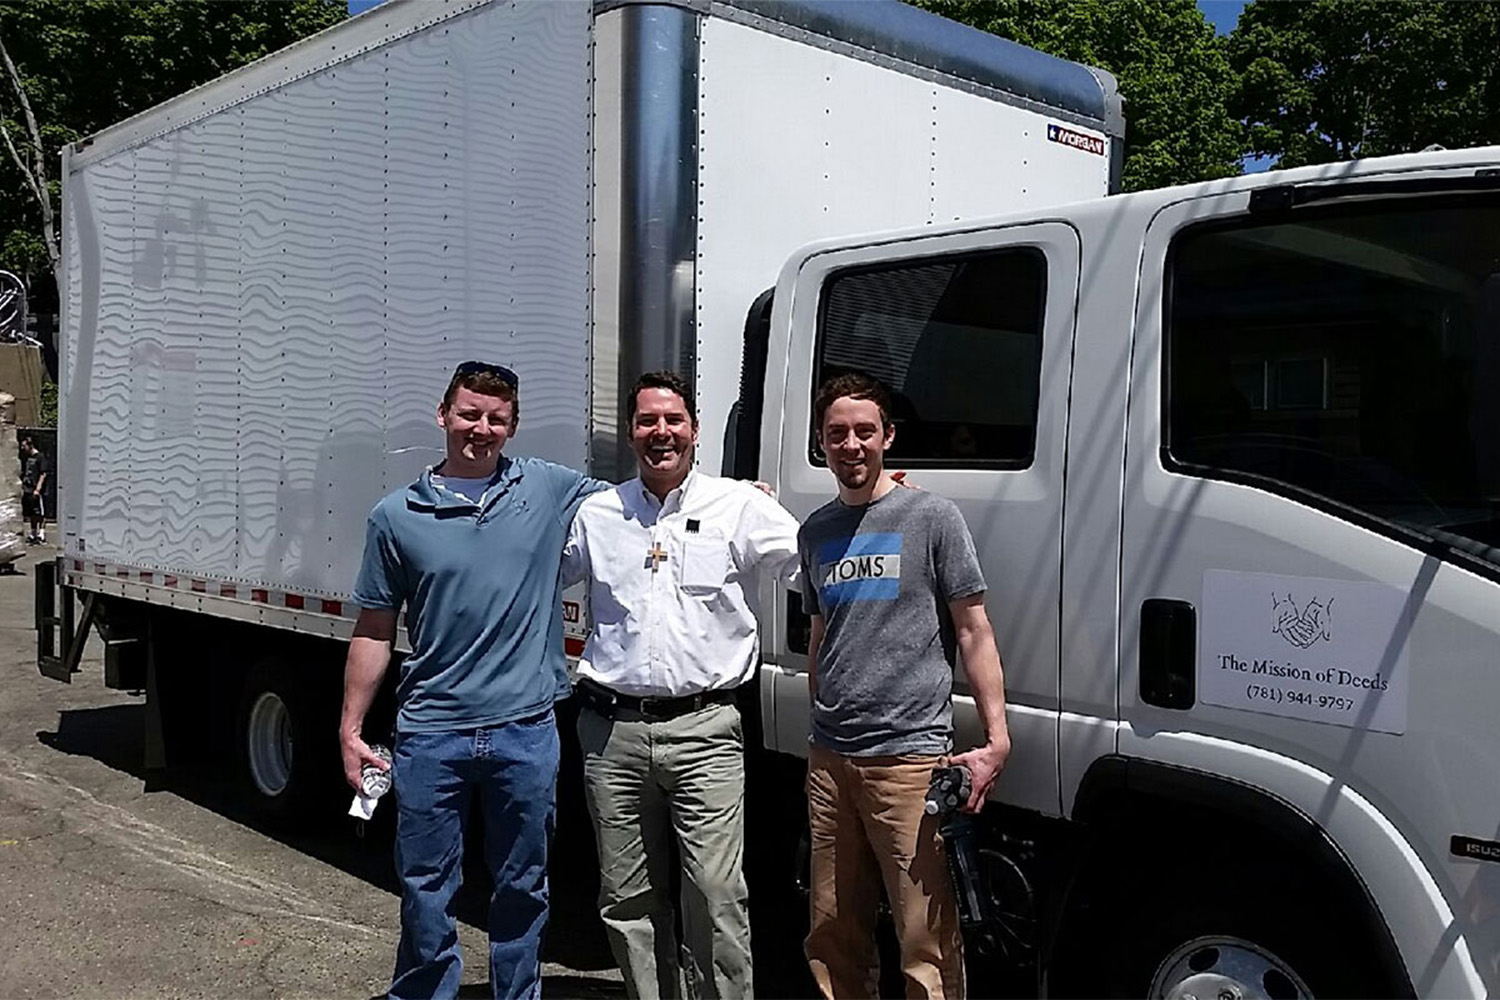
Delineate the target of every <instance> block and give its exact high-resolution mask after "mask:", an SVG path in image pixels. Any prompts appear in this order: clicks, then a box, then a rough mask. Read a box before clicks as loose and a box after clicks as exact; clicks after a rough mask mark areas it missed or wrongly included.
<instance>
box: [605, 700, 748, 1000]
mask: <svg viewBox="0 0 1500 1000" xmlns="http://www.w3.org/2000/svg"><path fill="white" fill-rule="evenodd" d="M578 740H579V743H580V744H581V745H582V749H583V777H584V794H585V797H586V799H587V801H588V807H589V815H590V816H591V817H592V818H593V820H594V833H595V835H596V837H597V839H598V843H599V913H600V915H601V916H602V917H603V918H604V927H605V930H606V932H607V933H608V935H609V943H610V948H611V950H612V951H613V952H614V955H615V961H616V962H618V963H619V965H620V971H621V972H623V973H624V975H625V990H626V992H627V993H628V994H629V995H630V996H631V997H675V996H678V995H679V994H681V993H682V992H683V991H684V989H685V990H686V992H687V993H688V995H689V996H700V997H723V998H730V997H748V996H750V995H751V990H752V985H751V974H750V917H749V911H748V908H747V892H746V889H745V872H744V857H745V756H744V754H745V736H744V730H743V728H742V727H741V724H740V713H739V709H737V708H735V706H733V705H715V706H711V707H709V708H705V709H703V710H701V711H698V712H692V713H689V714H687V715H683V716H679V717H678V718H675V719H669V720H667V721H664V722H648V721H646V720H644V719H642V718H641V716H640V715H639V713H636V712H631V711H628V710H621V711H620V712H619V713H618V714H617V715H616V717H615V718H614V719H606V718H604V717H603V716H601V715H599V714H597V713H596V712H594V711H593V710H592V709H590V708H587V707H585V708H584V709H583V710H582V711H581V712H579V714H578ZM674 839H675V840H676V842H677V848H678V852H679V854H680V855H681V859H682V936H683V946H682V955H683V958H684V959H685V960H686V963H685V964H686V967H685V968H681V967H680V965H681V964H682V963H679V961H678V950H677V943H676V941H677V935H676V928H675V924H676V921H675V919H674V914H675V907H674V905H673V904H674V901H673V899H672V898H671V895H670V892H669V886H670V885H671V878H672V871H671V866H670V865H671V858H672V841H673V840H674ZM684 978H686V983H685V984H684V983H683V982H682V980H683V979H684Z"/></svg>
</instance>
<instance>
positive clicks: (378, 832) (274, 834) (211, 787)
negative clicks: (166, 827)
mask: <svg viewBox="0 0 1500 1000" xmlns="http://www.w3.org/2000/svg"><path fill="white" fill-rule="evenodd" d="M560 728H561V729H562V730H563V732H564V733H567V732H568V731H569V730H570V728H571V726H569V725H567V724H566V723H564V724H562V725H560ZM144 734H145V706H144V704H131V705H112V706H108V707H103V708H87V709H64V710H63V711H61V712H60V713H59V715H58V723H57V731H56V732H45V731H42V732H38V733H37V734H36V738H37V740H38V741H39V742H40V743H42V744H43V745H45V746H47V747H50V748H51V749H53V750H56V751H58V752H60V753H65V754H69V755H73V756H84V757H90V758H93V759H94V760H97V761H99V762H100V763H102V764H104V765H106V766H107V767H110V768H112V769H114V770H117V771H122V772H125V773H127V774H130V775H133V776H135V777H136V778H139V779H140V780H141V781H142V782H143V783H144V786H145V791H147V792H157V791H165V792H170V793H171V794H173V795H177V796H180V797H181V798H184V799H186V800H188V801H190V802H192V803H194V804H196V805H198V806H201V807H202V808H205V809H208V810H210V811H212V812H215V813H217V814H219V815H220V816H223V817H225V818H226V819H229V820H232V821H234V822H236V823H239V824H241V825H243V826H247V827H250V828H251V829H254V830H256V831H258V832H260V833H262V834H264V835H266V836H268V837H270V838H272V839H274V840H277V841H279V842H281V843H283V844H285V845H287V846H288V847H291V848H293V849H294V850H297V851H300V852H302V853H303V854H306V855H308V856H310V857H313V858H316V859H317V860H319V861H322V862H324V863H325V864H328V865H332V866H333V867H335V868H338V869H340V870H342V871H344V872H346V873H348V874H350V875H353V876H354V877H356V878H358V879H361V880H363V881H365V882H367V883H369V884H370V885H373V886H375V887H377V888H379V889H382V890H384V891H386V892H389V893H391V894H392V895H399V893H400V887H399V885H398V883H397V880H396V875H395V870H394V864H393V861H392V857H393V850H394V835H395V821H394V815H395V813H394V810H392V809H390V808H386V809H384V810H377V812H376V814H375V818H374V819H373V820H372V821H371V822H369V823H360V822H359V821H357V820H355V819H352V818H349V817H339V818H338V819H328V820H322V819H320V821H318V822H316V823H314V824H313V825H311V826H310V827H309V828H308V829H300V830H285V829H280V828H278V827H276V826H274V825H270V824H268V823H267V822H266V821H265V820H264V818H263V817H262V816H260V815H259V814H258V813H256V812H255V811H254V810H253V809H252V808H251V807H250V806H249V805H248V804H247V803H246V801H245V798H244V797H243V795H241V794H240V793H239V791H238V784H237V782H236V781H235V780H234V777H233V776H234V774H235V772H234V769H233V768H232V767H231V762H230V761H228V760H224V759H222V756H219V757H216V756H215V755H213V754H210V753H205V754H202V755H199V756H197V757H196V758H194V759H193V760H192V762H191V763H184V764H175V765H173V766H171V767H168V768H165V769H162V770H147V769H146V768H145V767H144V766H143V764H142V762H143V761H144V759H145V735H144ZM569 742H570V741H569V740H568V739H566V738H565V739H564V740H563V743H564V751H563V753H564V759H563V774H564V775H568V774H569V773H572V774H578V773H581V772H580V769H579V768H580V765H579V762H578V760H577V757H576V755H577V747H576V745H575V746H573V747H571V748H569V747H568V744H569ZM570 752H571V754H572V759H569V755H570ZM334 794H337V795H339V796H340V797H341V800H342V801H341V803H340V805H343V804H344V802H345V801H347V798H348V792H347V791H344V790H340V791H337V792H334ZM332 812H333V810H330V813H332ZM481 823H482V820H481V818H480V815H479V813H478V812H477V811H476V812H475V813H474V814H473V816H472V817H471V820H470V824H469V829H468V833H467V837H466V840H467V845H468V847H469V850H467V851H466V855H465V859H464V884H463V887H462V888H461V889H460V890H459V894H458V899H457V905H456V909H457V912H458V918H459V920H461V921H463V922H464V923H466V924H469V925H471V926H472V927H474V928H476V929H478V930H480V931H481V932H483V930H484V928H485V925H486V915H487V912H488V908H489V895H490V876H489V872H488V871H487V870H486V867H485V864H484V860H483V851H482V850H481V849H480V848H481V845H482V844H483V830H482V828H481ZM551 890H552V913H551V917H550V922H549V927H548V933H547V942H546V945H545V947H544V949H543V956H542V957H543V960H544V961H546V962H554V963H557V964H560V965H564V966H566V967H568V968H570V969H578V970H584V971H595V970H605V969H612V968H614V960H613V958H612V957H611V955H610V952H609V945H608V942H607V941H606V939H605V937H604V927H603V924H602V923H601V922H600V920H599V915H598V911H597V910H596V909H595V899H596V896H597V894H598V890H599V881H598V866H597V861H596V855H595V853H594V844H593V834H592V830H590V828H589V823H588V818H587V814H586V812H585V811H584V805H583V799H582V788H581V785H580V783H579V782H578V781H577V780H574V781H573V782H571V784H570V783H569V782H568V781H567V780H563V781H561V782H560V787H559V789H558V833H557V836H556V838H555V840H554V842H553V846H552V871H551ZM474 990H477V991H478V992H472V991H474ZM543 990H544V992H545V993H546V994H547V995H549V996H561V997H583V998H593V997H619V996H624V986H623V984H621V983H620V982H618V981H610V980H601V979H594V978H590V977H588V976H571V975H554V976H548V977H546V979H545V980H544V983H543ZM460 996H476V997H478V996H489V988H488V986H487V985H485V984H478V985H474V986H465V987H464V991H463V992H461V993H460Z"/></svg>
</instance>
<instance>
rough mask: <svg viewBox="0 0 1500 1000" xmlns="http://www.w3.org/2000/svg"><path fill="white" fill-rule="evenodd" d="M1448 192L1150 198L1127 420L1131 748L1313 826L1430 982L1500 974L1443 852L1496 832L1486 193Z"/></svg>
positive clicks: (1496, 318)
mask: <svg viewBox="0 0 1500 1000" xmlns="http://www.w3.org/2000/svg"><path fill="white" fill-rule="evenodd" d="M1468 176H1469V177H1470V178H1472V177H1473V171H1472V170H1470V171H1468ZM1461 180H1462V179H1456V178H1450V179H1448V180H1444V181H1436V182H1434V184H1433V185H1432V186H1431V187H1429V188H1426V189H1424V187H1423V184H1424V182H1423V181H1422V180H1421V179H1420V178H1416V179H1413V178H1412V177H1411V175H1410V174H1407V175H1405V179H1402V180H1400V181H1392V182H1389V183H1383V182H1382V181H1380V180H1379V179H1378V177H1377V179H1376V180H1371V179H1369V178H1368V177H1366V178H1361V181H1362V183H1359V184H1357V185H1355V186H1353V187H1350V188H1347V189H1340V187H1339V186H1338V185H1337V184H1328V185H1325V186H1322V187H1319V186H1318V185H1303V186H1301V187H1298V188H1283V189H1279V190H1270V191H1262V192H1258V193H1257V195H1256V196H1255V197H1254V199H1252V198H1251V197H1250V196H1249V195H1247V194H1246V193H1245V192H1240V193H1237V194H1226V195H1219V196H1215V197H1210V198H1201V199H1194V200H1191V201H1187V202H1181V203H1178V204H1176V205H1174V206H1169V207H1167V208H1165V209H1163V210H1162V211H1161V212H1160V213H1159V214H1157V215H1156V217H1155V219H1154V221H1153V222H1152V224H1151V227H1150V228H1149V229H1148V231H1147V235H1146V239H1145V248H1144V254H1143V256H1142V274H1141V285H1140V298H1139V306H1138V311H1137V316H1136V331H1135V337H1136V340H1135V346H1134V351H1133V362H1132V365H1133V368H1132V372H1131V380H1132V381H1131V398H1130V405H1129V415H1128V430H1127V454H1128V461H1127V466H1126V477H1125V490H1124V509H1123V540H1122V561H1121V576H1122V588H1121V595H1122V600H1121V605H1120V614H1121V626H1122V643H1121V671H1120V677H1119V704H1120V717H1121V726H1120V736H1119V749H1120V752H1121V753H1122V754H1125V755H1127V756H1131V757H1140V758H1150V759H1154V760H1158V761H1165V762H1169V763H1172V764H1177V765H1181V766H1184V767H1188V768H1194V769H1200V770H1204V771H1212V772H1215V773H1218V774H1221V775H1225V776H1229V777H1231V778H1233V779H1235V780H1236V781H1238V782H1241V783H1243V784H1246V785H1251V786H1254V787H1258V788H1262V789H1267V790H1269V791H1270V792H1272V793H1273V794H1274V795H1275V796H1276V797H1277V798H1278V799H1280V800H1282V801H1284V802H1287V803H1290V804H1291V805H1292V806H1293V807H1295V808H1296V809H1298V810H1300V811H1301V812H1303V813H1304V814H1305V815H1306V816H1308V817H1310V818H1312V819H1313V820H1314V821H1315V822H1316V823H1317V824H1318V825H1320V826H1321V827H1323V828H1324V829H1326V830H1327V831H1329V833H1330V835H1331V836H1332V837H1333V839H1334V840H1335V842H1336V843H1337V844H1338V846H1339V847H1340V848H1341V849H1342V850H1343V851H1345V852H1347V856H1348V859H1349V862H1350V864H1351V866H1352V867H1353V868H1354V869H1355V870H1356V871H1357V872H1358V874H1359V876H1360V878H1361V879H1362V880H1364V882H1365V883H1366V886H1367V888H1368V890H1369V892H1370V894H1371V897H1372V899H1373V900H1374V901H1375V903H1376V904H1377V906H1378V908H1379V909H1380V910H1381V911H1382V914H1383V916H1384V918H1385V920H1386V922H1387V923H1388V925H1389V927H1390V931H1391V933H1392V935H1393V938H1394V939H1395V941H1396V942H1397V943H1398V945H1399V946H1400V949H1401V951H1402V953H1403V954H1404V955H1405V958H1406V963H1407V968H1408V969H1409V970H1410V974H1411V977H1412V984H1413V986H1414V987H1415V990H1416V993H1417V995H1419V996H1424V995H1432V994H1438V995H1457V993H1460V992H1461V993H1468V992H1470V991H1471V990H1472V989H1474V988H1475V986H1474V981H1473V978H1472V977H1473V976H1474V975H1475V974H1476V973H1475V971H1474V970H1475V965H1474V964H1469V956H1470V955H1471V954H1472V957H1473V960H1474V962H1475V963H1476V964H1477V968H1478V970H1479V972H1478V974H1479V975H1482V976H1483V977H1484V979H1485V983H1486V989H1487V990H1488V992H1490V993H1491V994H1493V993H1494V992H1495V990H1496V989H1500V980H1497V979H1496V966H1497V963H1500V949H1497V940H1500V938H1497V929H1500V926H1497V923H1496V920H1495V915H1496V914H1500V879H1497V871H1500V868H1497V866H1496V865H1493V864H1480V863H1477V862H1476V861H1475V860H1474V859H1473V857H1472V856H1460V855H1459V854H1458V853H1455V852H1458V850H1459V849H1458V847H1457V846H1456V845H1457V844H1458V843H1459V842H1456V841H1454V840H1453V838H1454V837H1464V838H1480V839H1481V840H1482V841H1484V842H1488V843H1493V842H1494V841H1495V840H1496V839H1497V833H1496V831H1497V830H1500V727H1497V726H1496V725H1495V712H1496V706H1497V705H1500V656H1497V654H1500V193H1497V192H1496V191H1495V188H1494V186H1493V182H1490V183H1489V185H1488V190H1487V191H1486V190H1485V187H1486V184H1485V183H1484V182H1483V181H1482V179H1481V180H1480V181H1479V182H1476V183H1474V184H1472V185H1470V187H1471V189H1470V190H1466V191H1463V192H1462V193H1455V192H1454V191H1453V185H1455V184H1457V185H1459V186H1460V187H1462V186H1464V184H1463V183H1461ZM1341 191H1342V193H1341ZM1221 832H1222V833H1224V834H1225V835H1227V834H1228V832H1229V831H1227V830H1226V831H1216V833H1215V836H1219V834H1220V833H1221ZM1413 855H1414V857H1413ZM1426 873H1430V874H1431V879H1429V878H1427V875H1426ZM1305 891H1310V890H1305ZM1450 976H1451V977H1454V978H1449V977H1450Z"/></svg>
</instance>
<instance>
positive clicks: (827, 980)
mask: <svg viewBox="0 0 1500 1000" xmlns="http://www.w3.org/2000/svg"><path fill="white" fill-rule="evenodd" d="M937 763H938V759H937V758H936V757H916V756H912V757H845V756H842V755H840V754H836V753H834V752H832V751H831V750H826V749H824V748H823V747H819V746H814V747H812V753H811V757H810V759H809V760H808V769H807V805H808V819H809V821H810V824H811V827H812V908H811V909H812V912H811V920H812V927H811V930H810V932H809V933H808V935H807V960H808V962H809V964H810V965H811V966H812V974H813V979H814V980H816V981H817V984H818V989H819V990H821V991H822V994H823V996H824V997H828V998H830V1000H831V998H835V997H836V998H839V1000H845V998H855V997H874V996H876V989H877V986H878V982H879V957H878V955H877V953H876V949H875V917H876V909H877V907H878V906H879V903H880V887H881V886H882V885H884V886H885V894H886V898H887V899H888V900H889V901H890V907H891V916H892V918H893V919H894V920H895V922H896V937H897V939H898V940H899V941H900V943H901V971H902V973H903V975H904V977H905V979H906V995H907V996H908V997H961V996H963V995H964V958H963V939H962V936H961V934H960V931H959V924H958V905H957V903H956V902H955V900H954V897H953V886H952V884H951V883H950V882H949V880H948V879H949V876H948V863H947V858H946V856H945V854H944V850H943V838H942V835H941V834H939V833H938V820H937V817H935V816H928V815H926V814H925V813H924V812H923V810H922V806H923V803H924V802H925V800H926V797H927V786H928V783H929V782H930V781H931V778H932V769H933V768H934V767H935V766H937Z"/></svg>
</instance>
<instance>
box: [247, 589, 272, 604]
mask: <svg viewBox="0 0 1500 1000" xmlns="http://www.w3.org/2000/svg"><path fill="white" fill-rule="evenodd" d="M270 599H271V595H270V594H269V593H267V592H266V591H264V590H256V589H254V588H252V589H251V591H250V600H252V601H259V602H260V603H262V604H265V603H266V602H267V601H269V600H270Z"/></svg>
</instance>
